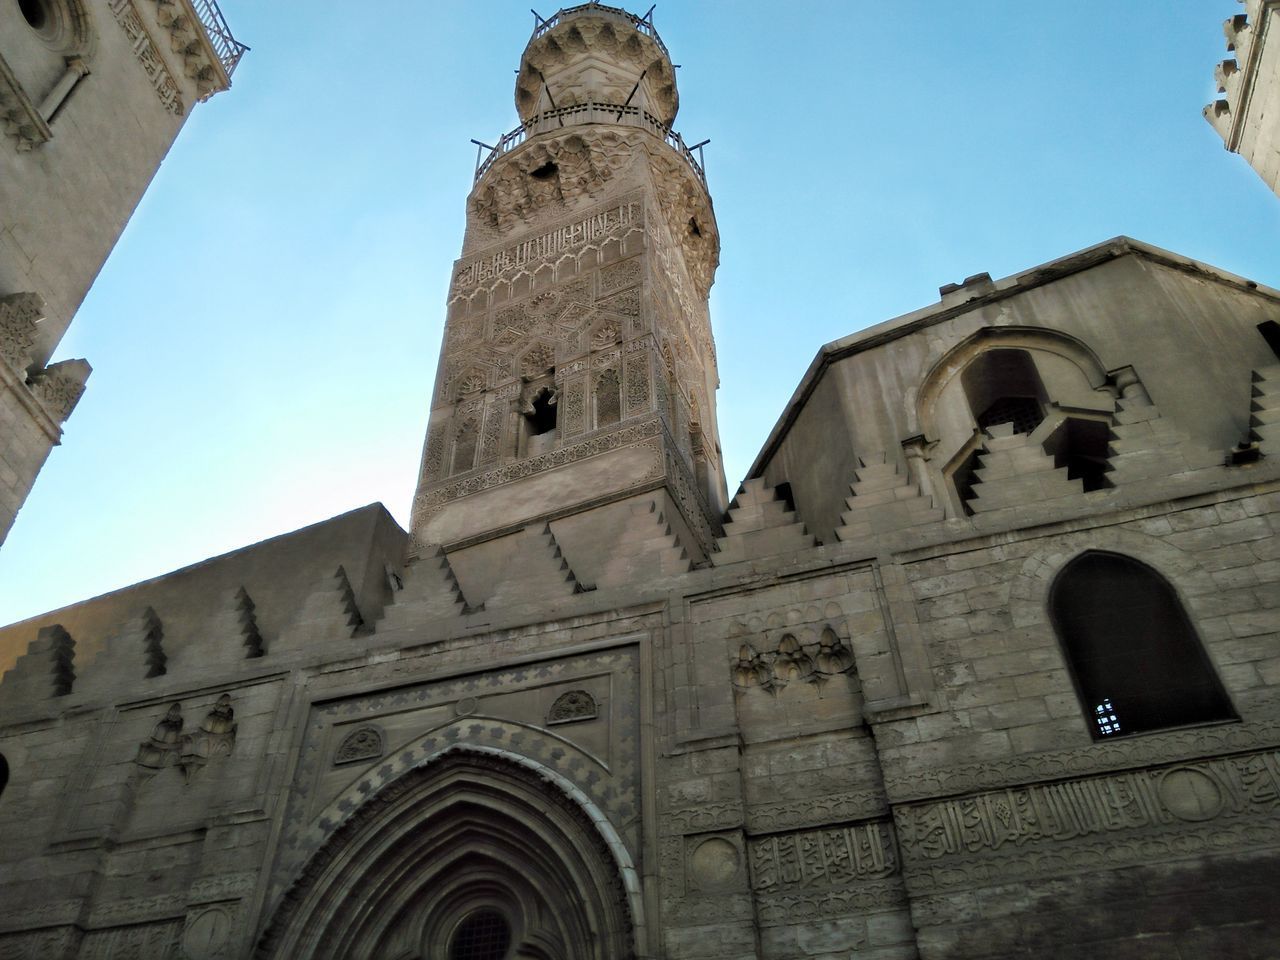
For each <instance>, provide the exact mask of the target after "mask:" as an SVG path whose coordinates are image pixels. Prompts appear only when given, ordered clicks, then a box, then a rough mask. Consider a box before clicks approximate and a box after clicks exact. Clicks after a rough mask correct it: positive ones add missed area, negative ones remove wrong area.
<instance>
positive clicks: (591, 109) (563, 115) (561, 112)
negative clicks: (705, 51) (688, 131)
mask: <svg viewBox="0 0 1280 960" xmlns="http://www.w3.org/2000/svg"><path fill="white" fill-rule="evenodd" d="M582 123H601V124H616V125H620V126H624V127H639V128H640V129H642V130H647V131H649V133H651V134H653V135H654V136H655V137H659V138H660V139H662V140H664V141H665V142H666V143H667V145H668V146H670V147H671V148H672V149H673V150H675V151H676V153H678V154H680V156H682V157H684V159H685V162H686V163H688V164H689V166H690V167H692V168H693V172H694V173H696V174H697V175H698V179H699V180H701V181H702V185H703V186H704V187H705V186H706V185H707V174H706V168H705V166H704V163H703V160H702V148H703V147H704V146H706V144H707V143H708V141H706V140H703V141H702V143H697V144H694V145H693V146H692V147H690V146H688V145H686V144H685V142H684V137H682V136H680V134H678V133H676V132H675V131H674V130H672V129H671V128H669V127H668V126H666V124H664V123H663V122H662V121H661V120H659V119H658V118H657V117H655V116H654V115H653V114H651V113H650V112H649V111H648V110H645V109H643V108H641V107H633V106H626V105H623V104H618V103H601V102H599V101H596V100H591V101H588V102H586V103H574V104H570V105H568V106H564V107H557V108H556V109H554V110H547V111H545V112H543V113H540V114H538V116H536V117H534V118H533V119H532V120H529V121H528V122H526V123H522V124H521V125H520V126H518V127H516V128H515V129H514V130H512V131H511V132H510V133H508V134H504V135H503V137H502V138H501V139H500V140H499V141H498V143H497V145H496V146H490V145H489V144H487V143H481V142H480V141H479V140H473V141H471V142H472V143H474V144H475V145H476V176H475V179H476V180H479V179H480V178H481V177H483V176H484V175H485V173H486V172H487V171H488V170H489V168H490V167H491V166H493V162H494V161H495V160H497V159H498V158H499V157H501V156H502V155H503V154H506V153H510V152H511V151H512V150H514V149H515V148H516V147H518V146H520V144H522V143H524V142H525V141H526V140H527V139H529V138H530V137H536V136H537V135H538V134H540V133H550V132H552V131H554V130H559V129H561V128H563V127H566V126H569V125H571V124H575V125H576V124H582ZM486 149H487V150H488V151H489V152H488V153H487V154H486V153H485V152H484V151H485V150H486ZM694 150H697V151H698V153H697V155H696V156H695V155H694V152H693V151H694Z"/></svg>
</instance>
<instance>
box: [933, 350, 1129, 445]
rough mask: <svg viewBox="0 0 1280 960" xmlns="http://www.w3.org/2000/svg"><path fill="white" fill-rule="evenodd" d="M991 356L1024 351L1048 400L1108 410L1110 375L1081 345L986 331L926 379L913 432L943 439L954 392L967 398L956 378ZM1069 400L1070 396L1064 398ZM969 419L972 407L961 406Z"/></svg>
mask: <svg viewBox="0 0 1280 960" xmlns="http://www.w3.org/2000/svg"><path fill="white" fill-rule="evenodd" d="M990 350H1022V351H1026V352H1027V353H1029V354H1030V355H1031V359H1032V361H1033V362H1034V363H1035V368H1036V373H1037V375H1038V377H1039V380H1040V381H1041V383H1042V385H1043V388H1044V390H1045V391H1046V393H1047V399H1049V400H1056V401H1059V402H1063V401H1064V400H1065V401H1067V402H1072V401H1074V402H1081V401H1083V402H1085V403H1087V404H1090V405H1091V406H1097V407H1099V408H1106V409H1109V406H1108V405H1107V401H1108V400H1110V399H1111V396H1112V395H1111V393H1110V392H1109V391H1107V390H1106V385H1107V371H1106V368H1105V367H1104V366H1103V365H1102V361H1101V360H1099V359H1098V356H1097V354H1095V353H1094V352H1093V350H1092V349H1090V348H1089V346H1088V345H1087V344H1085V343H1084V342H1083V341H1082V340H1078V339H1077V338H1075V337H1073V336H1070V335H1068V334H1065V333H1060V332H1059V331H1056V330H1045V329H1042V328H1040V327H984V328H983V329H981V330H978V331H977V332H976V333H974V334H972V335H971V336H969V337H967V338H966V339H964V340H963V341H961V342H960V343H958V344H956V345H955V346H954V347H952V348H951V349H950V350H948V351H947V352H946V353H945V354H943V355H942V356H941V357H940V358H939V359H938V361H937V362H936V363H934V365H933V366H932V367H931V368H930V370H929V372H928V373H927V374H925V376H924V379H923V380H921V381H920V389H919V391H918V392H917V394H916V404H915V410H914V411H913V412H914V414H915V423H914V424H913V425H912V429H913V430H914V431H915V432H917V433H921V434H923V435H924V436H925V437H926V438H927V439H929V440H939V439H942V434H943V433H945V432H946V428H947V425H948V423H949V415H950V414H951V413H952V411H953V409H954V407H955V404H953V403H950V402H948V401H950V400H951V399H952V398H951V394H952V392H953V391H954V392H955V393H956V398H957V399H958V398H960V397H963V396H964V394H963V385H962V384H961V382H960V381H959V380H957V377H958V376H959V374H960V373H961V372H962V371H963V370H964V369H965V368H966V367H968V366H969V364H970V363H972V362H973V361H974V360H975V359H977V358H978V357H979V356H981V355H982V354H984V353H986V352H988V351H990ZM1063 394H1065V395H1066V396H1063ZM960 408H961V410H963V411H964V412H965V417H966V419H967V418H968V403H967V402H965V403H961V404H960Z"/></svg>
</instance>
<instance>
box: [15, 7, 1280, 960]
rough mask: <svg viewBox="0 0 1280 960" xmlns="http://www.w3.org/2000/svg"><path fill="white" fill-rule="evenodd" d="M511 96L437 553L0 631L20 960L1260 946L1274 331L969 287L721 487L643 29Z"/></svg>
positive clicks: (1078, 257)
mask: <svg viewBox="0 0 1280 960" xmlns="http://www.w3.org/2000/svg"><path fill="white" fill-rule="evenodd" d="M49 2H53V0H49ZM68 2H69V0H68ZM134 2H135V3H136V4H137V6H138V7H147V8H148V14H150V12H151V11H152V9H153V8H154V10H155V11H156V13H157V15H159V11H160V10H162V9H165V8H168V7H174V6H178V7H181V6H183V5H184V4H183V3H180V2H179V0H172V2H169V3H165V2H153V0H134ZM126 4H128V5H130V6H132V4H129V3H128V0H126ZM148 5H149V6H148ZM26 6H27V4H26V3H25V2H24V3H23V4H22V5H21V7H22V9H23V10H25V9H26ZM117 6H120V3H119V0H113V5H112V7H113V9H114V8H115V7H117ZM197 6H198V5H197ZM0 9H3V8H2V7H0ZM193 9H194V8H193ZM147 22H148V23H150V21H147ZM111 26H112V27H113V29H119V26H118V24H111ZM32 29H34V27H33V28H32ZM104 29H105V25H104ZM151 29H152V31H153V32H154V29H155V28H154V25H152V26H151ZM105 47H106V45H105V43H104V44H103V45H102V47H101V48H100V49H105ZM130 56H133V54H130ZM122 66H128V67H131V68H133V67H135V66H136V64H134V63H132V62H126V63H124V64H122ZM147 93H148V96H149V97H152V98H157V92H156V89H148V90H147ZM77 95H78V94H77ZM515 100H516V108H517V112H518V114H519V121H520V123H519V126H518V127H517V128H516V129H515V130H513V131H512V133H510V134H508V135H507V136H505V137H503V138H502V139H501V140H499V142H497V143H495V144H492V145H487V146H486V147H485V148H484V152H483V153H482V157H481V163H480V164H479V167H478V170H477V175H476V180H475V185H474V187H473V189H472V191H471V193H470V195H469V197H468V198H467V207H466V210H467V222H466V231H465V235H464V238H463V242H462V250H461V255H460V257H459V259H458V260H457V262H456V263H455V265H454V268H453V272H452V279H451V283H450V288H449V294H448V303H447V305H446V310H447V320H446V324H445V331H444V338H443V344H442V346H441V353H440V362H439V366H438V369H437V375H436V380H435V383H434V385H433V386H432V388H431V393H430V397H429V401H428V402H429V405H430V410H431V413H430V420H429V426H428V431H427V436H426V439H425V443H424V451H423V458H422V466H421V474H420V480H419V485H418V490H417V494H416V496H415V499H414V504H413V514H412V521H411V523H410V527H409V529H408V530H404V529H401V527H400V526H399V525H398V524H397V523H396V522H395V521H394V520H393V519H392V518H391V517H390V515H389V514H388V513H387V512H386V510H385V509H383V508H382V506H381V505H379V504H373V505H370V506H367V507H363V508H360V509H357V510H353V511H352V512H350V513H347V514H344V515H342V516H339V517H335V518H333V519H331V520H328V521H325V522H323V523H319V524H316V525H313V526H311V527H307V528H305V529H303V530H299V531H296V532H294V533H291V534H287V535H285V536H282V537H277V538H275V539H273V540H268V541H264V542H262V543H259V544H256V545H254V546H250V547H246V548H244V549H242V550H239V551H236V552H234V553H230V554H227V555H225V556H221V557H216V558H213V559H210V560H207V561H205V562H203V563H200V564H197V565H195V566H192V567H188V568H185V569H183V570H179V571H176V572H174V573H171V574H168V575H166V576H163V577H160V578H157V579H155V580H150V581H147V582H144V583H140V584H137V585H135V586H133V587H129V588H126V589H124V590H120V591H117V592H115V593H112V594H108V595H106V596H103V597H98V598H96V599H93V600H89V601H86V602H84V603H80V604H76V605H73V606H70V607H67V608H64V609H61V610H56V611H52V612H50V613H48V614H44V615H42V616H39V617H36V618H33V619H31V620H28V621H24V622H22V623H18V624H14V625H12V626H9V627H6V628H4V629H3V630H0V654H3V655H4V656H6V657H7V658H8V659H7V672H5V673H4V677H3V681H2V682H0V958H6V960H8V958H36V957H41V958H45V957H58V958H103V960H105V958H123V957H139V958H149V957H165V958H169V957H173V958H178V957H183V958H190V960H211V958H238V957H255V958H264V960H265V958H304V957H311V958H389V960H437V958H440V960H443V958H449V960H509V958H541V960H624V958H637V960H639V958H644V960H659V958H661V960H713V958H714V960H745V958H761V960H763V958H768V960H800V958H833V960H834V958H837V957H838V958H855V957H856V958H859V960H915V958H921V960H962V958H967V960H994V958H1012V957H1031V956H1053V957H1082V958H1083V957H1089V958H1098V957H1115V958H1150V960H1156V958H1170V957H1173V958H1177V957H1181V958H1190V957H1197V958H1198V957H1204V956H1221V957H1239V958H1245V957H1256V958H1264V957H1270V956H1274V955H1275V953H1276V952H1277V950H1278V949H1280V946H1278V945H1280V928H1278V926H1277V920H1276V917H1275V911H1274V909H1273V907H1272V903H1273V900H1274V891H1275V889H1276V887H1277V882H1278V881H1280V830H1277V827H1280V695H1278V694H1280V649H1278V648H1277V631H1280V586H1277V584H1278V583H1280V540H1278V539H1277V537H1276V531H1277V529H1280V456H1278V455H1277V454H1278V453H1280V291H1276V290H1272V289H1269V288H1266V287H1264V286H1260V285H1259V284H1257V283H1254V282H1252V281H1249V280H1246V279H1243V278H1240V277H1237V276H1233V275H1231V274H1229V273H1226V272H1224V271H1222V270H1219V269H1216V268H1214V267H1211V266H1208V265H1205V264H1202V263H1198V262H1195V261H1192V260H1189V259H1187V258H1185V257H1181V256H1179V255H1177V254H1174V253H1170V252H1168V251H1164V250H1161V249H1158V248H1155V247H1152V246H1149V245H1146V244H1143V243H1141V242H1139V241H1136V240H1132V239H1129V238H1125V237H1119V238H1115V239H1112V240H1107V241H1105V242H1102V243H1099V244H1097V245H1095V246H1092V247H1089V248H1087V249H1085V250H1082V251H1079V252H1076V253H1072V254H1069V255H1067V256H1065V257H1063V258H1061V259H1059V260H1055V261H1052V262H1050V263H1046V264H1042V265H1039V266H1036V267H1033V268H1031V269H1028V270H1026V271H1024V272H1022V273H1018V274H1015V275H1013V276H1010V277H1005V278H1002V279H995V280H993V279H992V278H991V277H990V276H988V275H986V274H979V275H977V276H973V277H970V278H968V279H966V280H965V281H964V282H962V283H956V284H950V285H948V286H947V287H944V288H942V289H941V290H940V291H939V301H938V302H937V303H934V304H932V305H929V306H927V307H924V308H922V309H920V310H917V311H914V312H913V313H910V314H906V315H904V316H901V317H897V318H895V319H891V320H888V321H886V322H884V323H882V324H879V325H877V326H874V327H871V328H868V329H866V330H863V331H860V332H858V333H855V334H853V335H851V336H849V337H846V338H844V339H841V340H837V341H835V342H833V343H830V344H827V345H825V346H824V347H822V348H821V349H820V350H819V352H818V354H817V356H816V357H815V359H814V362H813V364H812V365H811V366H810V368H809V370H808V372H807V373H806V374H805V376H804V379H803V380H802V381H801V383H800V384H799V385H798V387H797V389H796V391H795V393H794V395H793V397H792V399H791V401H790V402H789V403H788V405H787V407H786V409H785V410H783V411H782V413H781V415H780V417H779V419H778V422H777V425H776V426H775V428H774V429H773V431H772V432H771V434H770V435H769V437H768V439H767V441H766V443H765V445H764V447H763V448H762V450H761V451H760V453H759V455H758V456H757V458H756V460H755V462H754V464H753V465H752V467H751V469H750V471H749V474H748V476H747V478H746V479H745V480H743V481H742V483H741V484H740V485H739V486H737V487H736V488H735V490H734V493H733V495H732V496H730V489H729V487H728V485H727V483H726V478H725V473H724V468H723V465H722V457H721V449H720V443H719V437H718V433H717V428H716V409H715V393H716V387H717V385H718V378H717V372H716V353H715V343H714V339H713V337H712V332H711V325H710V318H709V314H708V306H707V303H708V292H709V290H710V287H711V285H712V283H713V281H714V277H715V270H716V266H717V263H718V252H719V233H718V228H717V225H716V218H715V212H714V207H713V205H712V201H711V197H710V194H709V192H708V190H707V184H706V178H705V175H704V171H703V168H702V164H701V160H700V155H699V152H698V145H697V144H690V143H688V142H686V141H685V140H684V139H683V138H681V137H680V136H679V135H678V134H677V133H676V132H675V119H676V115H677V111H678V107H679V94H678V92H677V89H676V79H675V72H674V70H673V68H672V63H671V57H670V54H669V53H668V50H667V48H666V46H665V44H664V42H663V40H662V38H661V37H660V36H659V35H658V33H657V31H656V30H655V29H654V25H653V21H652V19H651V18H650V17H639V16H636V15H634V14H631V13H628V12H626V11H624V10H621V9H617V8H612V7H607V6H602V5H599V4H586V5H582V6H578V7H571V8H568V9H565V10H562V11H560V12H559V13H558V14H557V15H556V16H554V17H552V18H550V19H549V20H544V21H540V22H539V24H538V26H537V28H536V29H535V31H534V34H533V36H532V37H531V38H530V41H529V43H528V46H527V47H526V49H525V51H524V53H523V55H522V58H521V63H520V70H519V72H518V74H517V79H516V90H515ZM161 106H164V105H163V103H161ZM166 109H167V108H166ZM56 123H57V116H56V115H55V117H54V124H55V127H56ZM171 132H173V131H171Z"/></svg>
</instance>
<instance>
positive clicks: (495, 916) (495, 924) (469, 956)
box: [449, 910, 511, 960]
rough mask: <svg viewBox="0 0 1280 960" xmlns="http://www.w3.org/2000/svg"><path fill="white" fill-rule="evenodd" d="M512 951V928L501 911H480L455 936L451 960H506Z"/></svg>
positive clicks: (450, 951)
mask: <svg viewBox="0 0 1280 960" xmlns="http://www.w3.org/2000/svg"><path fill="white" fill-rule="evenodd" d="M510 948H511V925H510V924H508V923H507V918H506V917H504V916H503V915H502V914H500V913H499V912H498V911H497V910H477V911H475V912H474V913H472V914H470V915H469V916H468V917H467V918H466V919H465V920H463V921H462V923H460V924H458V929H457V930H456V931H455V932H454V934H453V940H452V942H451V943H450V944H449V960H503V958H504V957H506V955H507V951H508V950H510Z"/></svg>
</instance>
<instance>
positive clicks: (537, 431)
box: [525, 387, 556, 437]
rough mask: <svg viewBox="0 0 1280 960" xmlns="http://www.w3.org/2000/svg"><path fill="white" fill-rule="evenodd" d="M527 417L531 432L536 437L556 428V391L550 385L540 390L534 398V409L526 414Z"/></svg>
mask: <svg viewBox="0 0 1280 960" xmlns="http://www.w3.org/2000/svg"><path fill="white" fill-rule="evenodd" d="M525 419H526V420H528V421H529V433H530V434H531V435H533V436H535V437H536V436H540V435H542V434H544V433H550V432H551V431H552V430H554V429H555V428H556V395H555V391H554V390H552V389H551V388H549V387H544V388H543V389H541V390H539V391H538V395H537V396H536V397H534V398H533V411H532V412H531V413H527V414H525Z"/></svg>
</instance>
